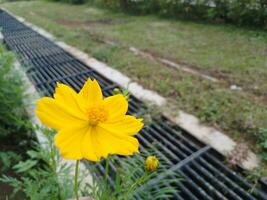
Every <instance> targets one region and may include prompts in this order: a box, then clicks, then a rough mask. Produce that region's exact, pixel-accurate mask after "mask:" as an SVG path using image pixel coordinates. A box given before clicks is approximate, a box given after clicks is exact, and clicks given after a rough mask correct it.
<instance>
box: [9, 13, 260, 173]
mask: <svg viewBox="0 0 267 200" xmlns="http://www.w3.org/2000/svg"><path fill="white" fill-rule="evenodd" d="M4 10H5V11H6V12H8V13H9V14H10V15H12V16H13V17H15V18H16V19H18V20H19V21H20V22H22V23H24V24H25V25H27V26H29V27H31V28H32V29H33V30H35V31H37V32H38V33H39V34H41V35H43V36H44V37H46V38H48V39H50V40H52V41H54V42H55V43H56V44H57V45H59V46H60V47H61V48H62V49H64V50H65V51H67V52H69V53H70V54H72V55H73V56H74V57H76V58H77V59H79V60H81V61H83V62H84V63H85V64H87V65H89V66H90V67H91V68H93V69H94V70H96V71H97V72H99V73H100V74H101V75H103V76H105V77H106V78H108V79H110V80H112V81H113V82H115V83H117V84H118V85H120V86H121V87H123V88H128V90H129V91H130V92H131V93H132V94H133V95H134V96H136V97H137V98H139V99H141V100H144V101H145V102H147V103H152V104H155V105H157V106H159V107H163V106H165V105H166V104H167V100H166V99H165V98H164V97H162V96H160V95H159V94H157V93H155V92H154V91H151V90H146V89H144V88H143V87H142V86H141V85H139V84H138V83H136V82H132V81H131V79H130V78H129V77H127V76H125V75H124V74H122V73H121V72H119V71H118V70H116V69H114V68H112V67H110V66H108V65H107V64H105V63H103V62H100V61H98V60H96V59H95V58H92V57H90V56H89V55H88V54H86V53H85V52H82V51H80V50H79V49H77V48H75V47H72V46H70V45H68V44H66V43H64V42H62V41H58V40H57V39H56V38H55V37H54V36H53V35H52V34H50V33H48V32H47V31H45V30H44V29H42V28H39V27H38V26H36V25H33V24H31V23H29V22H26V21H25V19H24V18H22V17H17V16H16V15H14V14H13V13H11V12H9V11H8V10H6V9H4ZM163 114H164V116H165V117H167V118H168V119H169V120H171V121H172V122H173V123H175V124H177V125H178V126H180V127H181V128H183V129H184V130H186V131H188V132H189V133H190V134H191V135H193V136H194V137H196V138H197V139H198V140H200V141H201V142H203V143H204V144H207V145H210V146H211V147H212V148H214V149H215V150H217V151H218V152H220V153H221V154H222V155H224V156H229V155H231V153H232V152H233V151H234V149H235V147H236V146H237V143H236V142H235V141H233V140H232V139H231V138H230V137H229V136H227V135H226V134H224V133H222V132H220V131H218V130H216V129H214V128H212V127H208V126H204V125H201V124H200V121H199V119H198V118H197V117H195V116H193V115H191V114H188V113H185V112H183V111H178V115H177V116H175V117H172V114H171V113H170V112H163ZM259 164H260V159H259V157H258V156H257V155H256V154H255V153H253V152H252V151H249V152H248V156H247V158H246V159H244V160H242V161H240V166H241V167H242V168H243V169H246V170H253V169H255V168H257V167H258V166H259Z"/></svg>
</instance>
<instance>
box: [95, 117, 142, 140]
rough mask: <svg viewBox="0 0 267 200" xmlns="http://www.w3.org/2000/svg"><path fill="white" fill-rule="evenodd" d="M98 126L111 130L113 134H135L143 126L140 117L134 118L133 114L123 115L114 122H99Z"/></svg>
mask: <svg viewBox="0 0 267 200" xmlns="http://www.w3.org/2000/svg"><path fill="white" fill-rule="evenodd" d="M99 126H101V127H102V128H104V129H106V130H108V131H109V132H112V133H113V134H120V135H135V134H136V133H138V132H139V131H140V130H141V128H142V127H143V126H144V124H143V122H142V119H136V118H135V117H133V116H130V115H125V116H123V117H122V118H121V120H119V121H116V122H114V123H109V122H106V123H100V124H99Z"/></svg>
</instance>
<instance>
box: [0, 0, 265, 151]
mask: <svg viewBox="0 0 267 200" xmlns="http://www.w3.org/2000/svg"><path fill="white" fill-rule="evenodd" d="M2 6H3V7H5V8H7V9H8V10H10V11H12V12H13V13H15V14H17V15H19V16H22V17H24V18H26V19H27V20H28V21H30V22H32V23H33V24H36V25H38V26H41V27H43V28H44V29H46V30H48V31H50V32H51V33H53V34H54V35H55V36H56V37H57V38H59V39H60V40H63V41H65V42H67V43H68V44H70V45H73V46H76V47H77V48H79V49H81V50H83V51H85V52H87V53H88V54H90V55H92V56H94V57H96V58H98V59H99V60H102V61H104V62H106V63H108V64H109V65H111V66H112V67H114V68H116V69H118V70H120V71H122V72H123V73H125V74H126V75H128V76H129V77H131V78H132V79H134V80H136V81H138V82H139V83H141V84H142V85H143V86H145V87H146V88H149V89H152V90H155V91H157V92H159V93H160V94H161V95H163V96H165V97H167V98H168V99H169V100H170V102H171V104H172V106H175V107H176V108H177V110H178V109H182V110H184V111H186V112H189V113H191V114H194V115H196V116H198V117H199V118H200V119H201V120H202V122H203V123H206V124H209V125H213V126H215V127H217V128H218V129H221V130H223V131H224V132H226V133H227V134H228V135H230V136H231V137H232V138H234V139H235V140H237V141H239V142H246V143H247V141H250V142H249V143H248V144H249V145H251V146H252V147H253V148H254V150H258V151H260V149H259V148H257V145H255V144H256V143H257V140H258V138H259V132H260V131H259V130H260V129H261V128H266V127H267V33H265V32H263V31H259V30H251V29H244V28H238V27H233V26H230V25H219V24H217V25H216V24H203V23H194V22H188V21H179V20H171V19H162V18H159V17H156V16H132V15H127V14H123V13H118V12H117V13H115V12H111V11H108V10H105V9H100V8H96V7H93V6H91V5H88V4H87V5H79V6H77V5H76V6H75V5H68V4H61V3H52V2H45V1H29V2H16V3H4V4H2ZM103 40H108V41H112V42H115V43H117V44H119V45H118V46H114V45H110V44H106V43H104V42H103ZM130 46H134V47H137V48H139V49H142V50H144V51H147V52H150V53H152V54H153V55H157V56H160V57H164V58H167V59H170V60H172V61H174V62H177V63H183V64H186V65H188V66H189V67H191V68H192V69H195V70H197V71H199V72H200V73H204V74H208V75H211V76H213V77H215V78H218V79H219V80H220V81H219V82H218V83H213V82H211V81H209V80H205V79H203V78H201V77H199V76H195V75H192V74H188V73H185V72H183V71H179V70H177V69H173V68H170V67H167V66H165V65H163V64H160V63H157V62H155V61H152V60H150V59H147V58H143V57H140V56H138V55H135V54H133V53H132V52H130V51H129V50H128V47H130ZM230 85H237V86H239V87H242V90H241V91H237V90H231V89H230Z"/></svg>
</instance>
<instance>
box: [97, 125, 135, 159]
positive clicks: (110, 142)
mask: <svg viewBox="0 0 267 200" xmlns="http://www.w3.org/2000/svg"><path fill="white" fill-rule="evenodd" d="M94 136H95V137H97V141H98V142H99V143H100V144H101V147H102V148H104V149H105V150H106V151H107V152H108V153H109V154H119V155H125V156H126V155H132V154H133V153H138V152H139V151H138V146H139V142H138V140H137V139H136V138H134V137H132V136H118V135H115V134H113V133H112V132H109V131H107V130H106V129H103V128H101V127H99V126H97V127H96V128H95V133H94Z"/></svg>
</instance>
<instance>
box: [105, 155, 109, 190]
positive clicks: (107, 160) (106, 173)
mask: <svg viewBox="0 0 267 200" xmlns="http://www.w3.org/2000/svg"><path fill="white" fill-rule="evenodd" d="M108 174H109V157H107V159H106V167H105V181H106V184H107V185H108V182H107V181H108Z"/></svg>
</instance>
